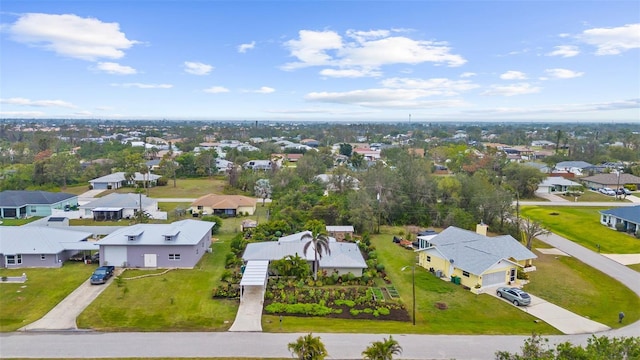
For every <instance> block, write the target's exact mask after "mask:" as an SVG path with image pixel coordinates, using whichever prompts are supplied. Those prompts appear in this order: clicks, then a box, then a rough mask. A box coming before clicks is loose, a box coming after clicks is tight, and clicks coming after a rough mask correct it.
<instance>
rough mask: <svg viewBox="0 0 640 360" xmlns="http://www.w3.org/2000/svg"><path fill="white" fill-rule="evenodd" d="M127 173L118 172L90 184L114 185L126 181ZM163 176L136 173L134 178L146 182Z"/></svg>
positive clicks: (94, 180)
mask: <svg viewBox="0 0 640 360" xmlns="http://www.w3.org/2000/svg"><path fill="white" fill-rule="evenodd" d="M124 175H125V173H124V171H121V172H116V173H113V174H109V175H105V176H102V177H99V178H95V179H93V180H89V182H90V183H94V182H96V183H113V182H122V181H125V180H126V178H125V177H124ZM161 177H162V176H160V175H156V174H151V173H147V174H142V173H139V172H137V173H134V176H133V180H134V181H145V180H158V179H160V178H161Z"/></svg>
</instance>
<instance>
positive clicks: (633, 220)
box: [600, 205, 640, 234]
mask: <svg viewBox="0 0 640 360" xmlns="http://www.w3.org/2000/svg"><path fill="white" fill-rule="evenodd" d="M600 224H602V225H604V226H606V227H610V228H613V229H617V228H616V225H617V224H622V225H623V226H624V231H626V232H630V233H634V234H637V233H638V232H640V205H638V206H629V207H619V208H613V209H609V210H602V211H600Z"/></svg>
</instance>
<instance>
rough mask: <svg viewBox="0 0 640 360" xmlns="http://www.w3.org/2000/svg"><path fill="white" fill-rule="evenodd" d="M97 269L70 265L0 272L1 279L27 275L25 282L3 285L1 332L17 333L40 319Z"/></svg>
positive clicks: (73, 263)
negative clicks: (16, 331)
mask: <svg viewBox="0 0 640 360" xmlns="http://www.w3.org/2000/svg"><path fill="white" fill-rule="evenodd" d="M96 267H97V266H96V265H85V264H84V263H82V262H66V263H64V264H63V266H62V267H61V268H57V269H38V268H28V269H0V276H20V275H22V273H25V274H27V281H26V282H25V283H22V284H20V283H2V284H0V331H2V332H6V331H15V330H18V329H19V328H21V327H23V326H25V325H27V324H30V323H32V322H34V321H36V320H38V319H40V318H41V317H43V316H44V315H45V314H46V313H47V312H49V310H51V309H52V308H53V307H54V306H55V305H56V304H58V303H59V302H60V301H61V300H62V299H64V298H65V297H66V296H67V295H69V294H70V293H71V292H72V291H73V290H75V289H76V288H77V287H78V286H80V284H82V283H83V282H84V281H85V280H87V279H88V278H89V277H90V276H91V273H92V272H93V270H94V269H95V268H96Z"/></svg>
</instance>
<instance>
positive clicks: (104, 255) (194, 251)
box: [98, 219, 215, 269]
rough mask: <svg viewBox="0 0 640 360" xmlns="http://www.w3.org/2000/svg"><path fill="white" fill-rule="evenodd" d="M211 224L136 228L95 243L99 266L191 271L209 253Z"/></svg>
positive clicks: (180, 223)
mask: <svg viewBox="0 0 640 360" xmlns="http://www.w3.org/2000/svg"><path fill="white" fill-rule="evenodd" d="M214 225H215V223H213V222H209V221H200V220H192V219H187V220H182V221H177V222H174V223H171V224H137V225H132V226H127V227H125V228H121V229H118V230H116V231H114V232H112V233H111V234H109V235H107V236H106V237H104V238H103V239H101V240H99V241H98V245H99V246H100V264H101V265H113V266H118V267H129V268H137V267H139V268H189V269H190V268H193V267H194V266H196V264H197V263H198V261H200V259H201V258H202V256H203V255H204V253H205V252H207V251H211V250H209V249H210V246H211V229H212V228H213V226H214Z"/></svg>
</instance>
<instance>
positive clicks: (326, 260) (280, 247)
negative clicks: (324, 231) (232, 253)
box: [242, 231, 367, 277]
mask: <svg viewBox="0 0 640 360" xmlns="http://www.w3.org/2000/svg"><path fill="white" fill-rule="evenodd" d="M307 233H308V234H310V233H311V232H309V231H303V232H300V233H296V234H293V235H288V236H283V237H281V238H280V239H278V241H265V242H258V243H251V244H248V245H247V248H246V249H245V251H244V254H243V255H242V259H243V260H244V261H253V260H268V261H272V260H280V259H283V258H285V257H287V256H289V255H291V256H295V255H298V256H300V257H302V258H304V259H306V260H307V261H308V262H309V263H310V264H311V263H312V262H313V261H314V260H315V254H314V248H313V245H311V246H309V248H308V249H307V252H306V253H305V252H304V246H305V244H306V243H307V241H306V240H302V236H303V235H304V234H307ZM329 249H330V251H331V253H323V254H322V258H320V259H319V263H320V264H319V269H320V271H326V272H327V274H333V273H334V272H337V273H338V274H340V275H344V274H348V273H352V274H353V275H355V276H358V277H359V276H362V273H363V271H364V269H366V268H367V263H366V262H365V260H364V257H363V256H362V253H361V252H360V248H358V244H356V243H351V242H337V241H335V239H334V238H330V239H329Z"/></svg>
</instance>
